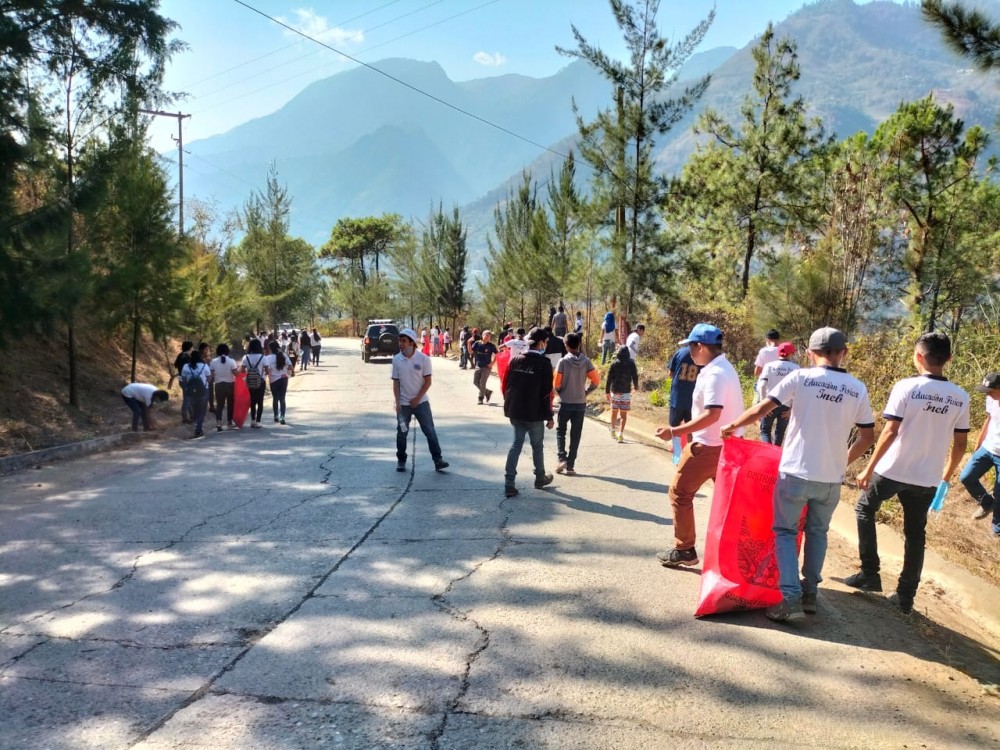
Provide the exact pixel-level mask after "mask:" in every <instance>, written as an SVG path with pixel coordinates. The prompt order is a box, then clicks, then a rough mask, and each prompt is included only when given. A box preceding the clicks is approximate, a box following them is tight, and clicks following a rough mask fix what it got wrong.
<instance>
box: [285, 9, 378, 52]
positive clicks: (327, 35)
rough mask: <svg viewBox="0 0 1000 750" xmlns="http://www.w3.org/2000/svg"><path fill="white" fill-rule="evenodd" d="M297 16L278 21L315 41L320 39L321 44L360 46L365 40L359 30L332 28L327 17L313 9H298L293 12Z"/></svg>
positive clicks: (288, 33) (290, 33)
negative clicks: (292, 18)
mask: <svg viewBox="0 0 1000 750" xmlns="http://www.w3.org/2000/svg"><path fill="white" fill-rule="evenodd" d="M293 13H294V14H295V19H294V20H289V19H287V18H281V17H279V18H278V20H279V21H281V22H282V23H287V24H288V25H289V26H293V27H295V28H296V29H298V30H299V31H301V32H302V33H303V34H308V35H309V36H311V37H312V38H313V39H318V40H320V41H321V42H326V43H328V44H345V43H352V44H359V43H360V42H363V41H364V39H365V35H364V32H362V31H360V30H357V29H343V28H340V27H339V26H331V25H330V21H329V20H327V19H326V17H325V16H321V15H319V14H318V13H317V12H316V11H314V10H313V9H312V8H297V9H296V10H294V11H293ZM285 35H286V36H295V37H296V38H300V37H298V35H297V34H293V33H292V32H291V31H286V32H285Z"/></svg>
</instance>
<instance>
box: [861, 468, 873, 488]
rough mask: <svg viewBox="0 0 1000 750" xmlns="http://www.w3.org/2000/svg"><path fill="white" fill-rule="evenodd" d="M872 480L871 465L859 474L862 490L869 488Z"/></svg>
mask: <svg viewBox="0 0 1000 750" xmlns="http://www.w3.org/2000/svg"><path fill="white" fill-rule="evenodd" d="M871 482H872V470H871V467H869V468H867V469H865V470H864V471H862V472H861V473H860V474H858V487H859V488H860V489H862V490H867V489H868V487H869V485H871Z"/></svg>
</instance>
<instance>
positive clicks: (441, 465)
mask: <svg viewBox="0 0 1000 750" xmlns="http://www.w3.org/2000/svg"><path fill="white" fill-rule="evenodd" d="M447 468H448V462H447V461H443V460H442V461H435V462H434V471H444V470H445V469H447Z"/></svg>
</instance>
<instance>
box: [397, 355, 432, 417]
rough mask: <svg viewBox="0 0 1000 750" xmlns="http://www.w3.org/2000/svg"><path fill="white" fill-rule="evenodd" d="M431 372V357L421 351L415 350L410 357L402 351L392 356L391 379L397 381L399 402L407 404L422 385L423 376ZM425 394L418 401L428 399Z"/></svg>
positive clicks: (421, 401)
mask: <svg viewBox="0 0 1000 750" xmlns="http://www.w3.org/2000/svg"><path fill="white" fill-rule="evenodd" d="M430 374H431V358H430V357H428V356H426V355H425V354H424V353H423V352H421V351H415V352H414V353H413V356H412V357H406V356H405V355H404V354H403V353H402V352H400V353H399V354H397V355H396V356H395V357H393V358H392V375H391V377H392V379H393V380H398V381H399V403H400V404H401V405H409V403H410V401H412V400H413V399H414V398H416V396H417V394H418V393H420V389H421V388H423V387H424V378H426V377H429V376H430ZM429 400H430V399H429V398H428V396H427V394H426V393H425V394H424V397H423V398H422V399H420V403H424V402H425V401H429Z"/></svg>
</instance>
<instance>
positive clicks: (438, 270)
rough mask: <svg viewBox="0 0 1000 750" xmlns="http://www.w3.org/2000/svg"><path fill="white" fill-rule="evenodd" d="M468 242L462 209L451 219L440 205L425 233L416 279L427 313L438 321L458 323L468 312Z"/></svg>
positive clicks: (431, 216)
mask: <svg viewBox="0 0 1000 750" xmlns="http://www.w3.org/2000/svg"><path fill="white" fill-rule="evenodd" d="M465 239H466V230H465V227H464V226H463V225H462V219H461V217H460V215H459V212H458V209H457V208H455V209H454V210H453V211H452V215H451V216H450V217H449V216H446V215H445V213H444V209H443V208H442V207H441V205H440V204H439V205H438V209H437V211H432V212H431V215H430V216H429V217H428V220H427V226H426V227H425V228H424V231H423V235H422V238H421V248H420V256H419V263H420V267H419V269H418V270H417V275H416V278H417V280H418V281H419V287H420V290H421V295H422V298H423V299H424V300H425V301H426V305H427V308H428V310H427V311H428V312H430V313H431V314H432V315H433V316H436V318H437V319H438V320H441V319H442V318H443V319H445V320H448V319H451V320H452V321H454V319H455V318H456V317H457V316H458V315H459V314H460V313H461V312H462V311H463V310H464V309H465V267H466V263H467V261H468V251H467V250H466V246H465Z"/></svg>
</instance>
